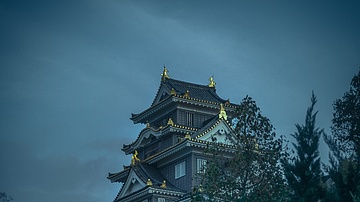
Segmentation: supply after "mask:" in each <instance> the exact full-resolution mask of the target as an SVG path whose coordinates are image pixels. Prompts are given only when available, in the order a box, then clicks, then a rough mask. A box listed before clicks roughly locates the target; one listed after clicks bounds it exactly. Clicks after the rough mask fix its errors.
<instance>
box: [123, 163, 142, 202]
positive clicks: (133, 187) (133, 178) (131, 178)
mask: <svg viewBox="0 0 360 202" xmlns="http://www.w3.org/2000/svg"><path fill="white" fill-rule="evenodd" d="M145 186H146V183H145V182H143V181H142V180H141V179H140V178H139V176H137V174H136V173H135V172H134V170H133V169H131V170H130V173H129V175H128V177H127V179H126V181H125V184H124V185H123V188H122V189H121V192H120V194H119V196H118V198H117V199H119V198H122V197H124V196H127V195H129V194H131V193H133V192H136V191H138V190H140V189H142V188H144V187H145Z"/></svg>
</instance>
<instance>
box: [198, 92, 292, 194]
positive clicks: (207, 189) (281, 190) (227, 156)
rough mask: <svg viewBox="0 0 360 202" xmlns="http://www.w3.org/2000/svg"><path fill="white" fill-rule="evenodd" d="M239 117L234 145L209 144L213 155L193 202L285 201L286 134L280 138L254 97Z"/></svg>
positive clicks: (247, 99) (244, 103)
mask: <svg viewBox="0 0 360 202" xmlns="http://www.w3.org/2000/svg"><path fill="white" fill-rule="evenodd" d="M237 119H238V120H237V123H236V126H235V127H234V132H235V134H236V137H235V138H234V139H231V140H232V142H233V143H234V145H233V146H232V147H231V148H229V147H224V146H222V145H221V144H217V143H210V144H208V149H207V151H206V154H208V155H210V157H209V159H208V162H207V164H206V170H205V172H204V174H203V175H201V186H200V187H198V188H197V189H195V190H194V193H193V201H279V200H280V201H285V200H286V187H285V184H284V180H283V178H282V175H283V173H282V167H281V165H280V164H279V159H280V158H281V157H282V155H284V154H283V153H282V143H283V137H280V138H277V137H276V134H275V132H274V127H273V126H272V124H271V123H270V120H269V119H268V118H266V117H264V116H263V115H262V114H261V112H260V108H259V107H257V106H256V103H255V101H253V100H252V98H251V97H248V96H246V97H245V98H244V99H243V100H242V102H241V103H240V106H239V108H238V110H237Z"/></svg>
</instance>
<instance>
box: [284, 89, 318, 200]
mask: <svg viewBox="0 0 360 202" xmlns="http://www.w3.org/2000/svg"><path fill="white" fill-rule="evenodd" d="M316 101H317V100H316V96H315V95H314V93H312V96H311V106H310V107H309V108H308V109H307V112H306V118H305V124H304V125H299V124H296V125H295V126H296V129H297V131H296V132H295V133H294V134H292V136H293V137H294V138H295V141H296V143H293V146H294V148H295V151H296V155H295V156H294V157H293V158H292V159H290V160H288V161H284V162H283V164H284V169H285V177H286V179H287V182H288V185H289V187H290V189H291V192H292V199H293V201H309V202H310V201H311V202H313V201H318V200H320V199H322V198H323V197H324V195H325V185H324V184H323V183H322V180H321V177H322V171H321V168H320V157H319V149H318V147H319V139H320V136H321V135H322V134H323V133H324V131H323V129H321V130H320V129H319V128H316V127H315V123H316V115H317V112H315V113H313V110H314V106H315V104H316Z"/></svg>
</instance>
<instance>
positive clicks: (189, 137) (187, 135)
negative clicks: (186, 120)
mask: <svg viewBox="0 0 360 202" xmlns="http://www.w3.org/2000/svg"><path fill="white" fill-rule="evenodd" d="M185 139H188V140H190V139H191V136H190V134H189V133H188V132H187V133H186V134H185Z"/></svg>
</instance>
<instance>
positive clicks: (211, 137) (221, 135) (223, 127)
mask: <svg viewBox="0 0 360 202" xmlns="http://www.w3.org/2000/svg"><path fill="white" fill-rule="evenodd" d="M234 135H235V133H234V130H233V129H232V128H231V126H230V125H229V123H228V122H227V121H225V120H224V119H222V118H220V119H218V121H217V122H215V124H213V125H211V126H210V127H208V129H207V130H206V131H204V132H202V133H200V134H199V135H197V136H196V139H198V140H202V141H207V142H217V143H222V144H227V145H233V143H234V140H235V138H234Z"/></svg>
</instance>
